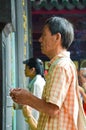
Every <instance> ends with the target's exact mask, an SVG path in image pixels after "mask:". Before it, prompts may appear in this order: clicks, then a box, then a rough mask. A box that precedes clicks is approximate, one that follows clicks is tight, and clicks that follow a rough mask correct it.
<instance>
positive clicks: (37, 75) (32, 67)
mask: <svg viewBox="0 0 86 130" xmlns="http://www.w3.org/2000/svg"><path fill="white" fill-rule="evenodd" d="M23 64H25V76H26V77H29V78H30V82H29V85H28V89H29V91H30V92H32V93H33V94H34V95H35V96H37V97H39V98H41V96H42V91H43V87H44V85H45V79H44V65H43V62H42V61H41V60H40V59H39V58H34V57H33V58H30V59H27V60H25V61H23ZM25 107H29V106H23V109H22V110H23V111H25ZM23 114H24V113H23ZM31 114H32V115H33V117H34V118H35V119H36V120H38V117H39V112H38V111H37V110H35V109H32V108H31ZM24 116H25V117H27V114H26V115H25V114H24Z"/></svg>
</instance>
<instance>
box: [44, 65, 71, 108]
mask: <svg viewBox="0 0 86 130" xmlns="http://www.w3.org/2000/svg"><path fill="white" fill-rule="evenodd" d="M69 74H70V73H69V71H68V70H66V69H65V68H64V67H58V66H56V67H54V68H53V70H52V72H50V76H49V79H48V80H49V81H48V82H49V83H48V85H49V87H47V92H48V94H47V96H46V101H47V102H50V103H53V104H55V105H57V106H58V107H59V108H61V106H62V104H63V102H64V100H65V98H66V95H67V91H68V89H69V86H70V79H71V78H70V77H71V75H69Z"/></svg>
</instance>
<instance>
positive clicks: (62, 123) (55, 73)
mask: <svg viewBox="0 0 86 130" xmlns="http://www.w3.org/2000/svg"><path fill="white" fill-rule="evenodd" d="M60 59H62V60H60ZM50 64H51V66H50V68H49V72H48V74H47V77H46V85H45V87H44V91H43V96H42V98H43V99H44V100H45V101H46V102H49V103H52V104H55V105H57V106H58V107H59V113H58V114H57V115H56V116H55V117H50V116H49V115H47V114H45V113H40V117H39V120H38V127H37V130H77V118H78V101H77V100H78V99H77V94H76V77H75V71H74V64H73V63H72V61H71V60H70V55H69V52H64V53H63V54H59V55H57V56H55V57H54V58H53V59H52V60H51V61H50Z"/></svg>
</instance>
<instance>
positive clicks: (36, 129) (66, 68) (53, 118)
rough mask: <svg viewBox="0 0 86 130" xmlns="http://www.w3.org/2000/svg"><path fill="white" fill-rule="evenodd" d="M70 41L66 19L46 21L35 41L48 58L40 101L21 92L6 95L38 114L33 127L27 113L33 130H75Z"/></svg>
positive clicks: (74, 89) (74, 70)
mask: <svg viewBox="0 0 86 130" xmlns="http://www.w3.org/2000/svg"><path fill="white" fill-rule="evenodd" d="M73 39H74V29H73V26H72V24H71V23H70V22H69V21H68V20H67V19H65V18H61V17H57V16H54V17H51V18H49V19H47V20H46V22H45V23H44V27H43V30H42V34H41V37H40V38H39V42H40V45H41V52H42V53H43V54H45V55H46V56H47V57H48V58H49V59H50V63H49V71H48V74H47V75H46V84H45V87H44V90H43V95H42V99H39V98H37V97H36V96H33V95H32V94H31V93H30V92H28V91H27V90H25V89H13V90H12V91H11V92H10V96H11V97H12V99H13V100H14V101H15V102H17V103H19V104H23V105H25V104H26V105H29V106H31V107H33V108H35V109H37V110H38V111H39V112H40V116H39V120H38V123H37V125H34V122H35V121H34V119H33V117H32V116H30V115H29V114H30V113H28V123H29V124H30V125H31V128H32V129H33V130H78V127H77V118H78V99H77V94H76V82H77V78H76V77H77V76H76V73H75V72H76V68H75V66H74V64H73V62H72V61H71V59H70V53H69V52H68V51H67V49H68V47H69V46H70V45H71V43H72V41H73Z"/></svg>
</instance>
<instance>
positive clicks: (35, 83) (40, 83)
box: [28, 75, 45, 120]
mask: <svg viewBox="0 0 86 130" xmlns="http://www.w3.org/2000/svg"><path fill="white" fill-rule="evenodd" d="M44 85H45V80H44V78H43V77H42V76H41V75H36V76H35V77H34V78H33V79H32V80H31V81H30V83H29V86H28V89H29V91H30V92H31V93H33V95H35V96H37V97H38V98H41V96H42V92H43V88H44ZM32 115H33V117H34V118H35V119H36V120H38V118H39V112H38V111H37V110H35V109H33V108H32Z"/></svg>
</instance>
